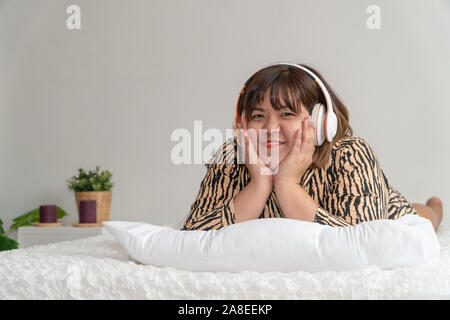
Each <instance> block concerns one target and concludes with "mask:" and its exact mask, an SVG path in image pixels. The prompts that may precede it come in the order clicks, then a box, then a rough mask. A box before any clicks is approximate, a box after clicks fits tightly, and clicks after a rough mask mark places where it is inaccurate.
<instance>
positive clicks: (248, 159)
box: [237, 115, 274, 190]
mask: <svg viewBox="0 0 450 320" xmlns="http://www.w3.org/2000/svg"><path fill="white" fill-rule="evenodd" d="M238 129H239V130H238V133H237V136H238V142H239V141H241V142H242V141H244V142H245V166H246V167H247V169H248V171H249V173H250V177H251V180H252V181H254V182H255V183H257V184H261V185H264V186H266V187H267V188H270V190H272V188H273V182H274V176H273V171H272V170H271V169H270V168H268V167H267V166H266V165H265V164H264V163H263V161H262V160H261V158H260V157H259V156H258V152H257V148H256V147H255V145H257V141H252V140H257V139H256V137H252V139H251V138H250V136H249V135H248V132H247V120H246V117H245V115H243V116H242V122H241V123H240V124H239V126H238ZM238 147H240V148H241V151H242V145H241V144H239V143H238Z"/></svg>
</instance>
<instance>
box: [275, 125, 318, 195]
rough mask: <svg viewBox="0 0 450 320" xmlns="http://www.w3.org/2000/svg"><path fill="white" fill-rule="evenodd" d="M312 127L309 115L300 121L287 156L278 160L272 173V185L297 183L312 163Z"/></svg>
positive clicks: (313, 148)
mask: <svg viewBox="0 0 450 320" xmlns="http://www.w3.org/2000/svg"><path fill="white" fill-rule="evenodd" d="M314 150H315V146H314V129H313V124H312V120H311V116H309V117H307V118H306V119H304V120H303V122H302V128H301V129H299V130H297V132H296V133H295V141H294V143H293V145H292V148H291V150H290V151H289V153H288V154H287V156H286V157H285V158H284V159H283V160H282V161H281V162H280V166H279V167H278V171H277V172H276V174H275V175H274V187H275V189H278V188H279V187H280V186H290V185H298V184H299V183H300V180H301V178H302V177H303V174H304V173H305V171H306V170H307V169H308V167H309V166H310V165H311V163H312V156H313V154H314Z"/></svg>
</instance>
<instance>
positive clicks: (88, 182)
mask: <svg viewBox="0 0 450 320" xmlns="http://www.w3.org/2000/svg"><path fill="white" fill-rule="evenodd" d="M111 177H112V174H111V172H109V171H108V170H105V171H101V172H100V166H96V167H95V171H91V170H90V171H89V172H86V171H85V170H83V169H82V168H79V169H78V176H73V177H72V178H70V179H68V180H67V183H68V187H69V189H70V190H73V191H75V202H76V204H77V210H78V213H79V212H80V201H82V200H96V201H97V223H101V222H102V221H108V220H109V212H110V209H111V189H112V187H113V186H114V182H111Z"/></svg>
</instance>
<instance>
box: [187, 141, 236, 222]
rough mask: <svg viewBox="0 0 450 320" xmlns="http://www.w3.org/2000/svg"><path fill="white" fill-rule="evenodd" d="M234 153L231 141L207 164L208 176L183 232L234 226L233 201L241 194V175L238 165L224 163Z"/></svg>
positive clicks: (227, 161)
mask: <svg viewBox="0 0 450 320" xmlns="http://www.w3.org/2000/svg"><path fill="white" fill-rule="evenodd" d="M220 152H222V156H224V157H223V161H222V158H220V157H219V156H220V155H221V154H220ZM232 152H233V149H232V143H231V142H228V143H227V144H224V145H223V146H222V147H221V151H219V152H217V153H216V154H215V155H214V157H213V158H212V159H211V160H210V161H209V162H208V163H207V164H206V168H207V171H206V175H205V177H204V178H203V180H202V182H201V184H200V190H199V192H198V194H197V197H196V199H195V201H194V203H193V204H192V206H191V209H190V213H189V215H188V218H187V220H186V222H185V223H184V226H183V227H182V229H181V230H217V229H220V228H222V227H225V226H228V225H230V224H233V223H235V214H234V202H233V198H234V196H235V195H236V194H237V193H238V192H239V191H240V190H239V188H238V185H237V183H236V181H237V175H238V172H237V170H236V165H235V164H233V163H230V162H229V160H226V161H225V159H229V156H232V154H233V153H232Z"/></svg>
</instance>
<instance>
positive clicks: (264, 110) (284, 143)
mask: <svg viewBox="0 0 450 320" xmlns="http://www.w3.org/2000/svg"><path fill="white" fill-rule="evenodd" d="M269 95H270V88H269V89H267V90H266V92H265V95H264V100H263V102H262V103H261V105H257V106H256V107H255V108H254V109H253V111H252V113H251V114H250V115H249V117H248V118H249V120H248V124H247V128H248V129H254V130H255V131H254V132H255V133H256V136H257V137H258V139H257V143H258V155H259V156H260V157H261V159H262V160H263V162H264V163H266V164H267V162H268V161H269V160H270V159H271V158H274V157H273V155H275V153H274V152H278V162H281V161H283V159H284V158H285V157H286V155H287V154H288V153H289V150H291V148H292V145H293V144H294V137H295V132H296V131H297V130H298V129H302V121H303V120H304V119H305V118H307V117H308V116H309V112H308V111H307V110H306V108H305V106H304V105H303V104H302V105H301V112H300V113H299V114H295V113H294V111H291V110H290V109H289V108H288V107H285V108H282V109H280V110H275V109H274V108H273V107H272V105H271V103H270V98H269ZM281 101H282V102H284V101H283V100H281ZM283 105H284V103H283ZM261 129H266V130H267V133H266V134H264V132H265V131H264V130H261ZM271 132H274V133H276V132H278V138H276V134H273V135H272V139H275V141H272V144H268V143H267V140H270V139H271ZM252 141H253V140H252ZM265 155H267V157H265ZM264 158H266V159H267V160H265V159H264ZM272 166H277V164H271V167H272Z"/></svg>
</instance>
